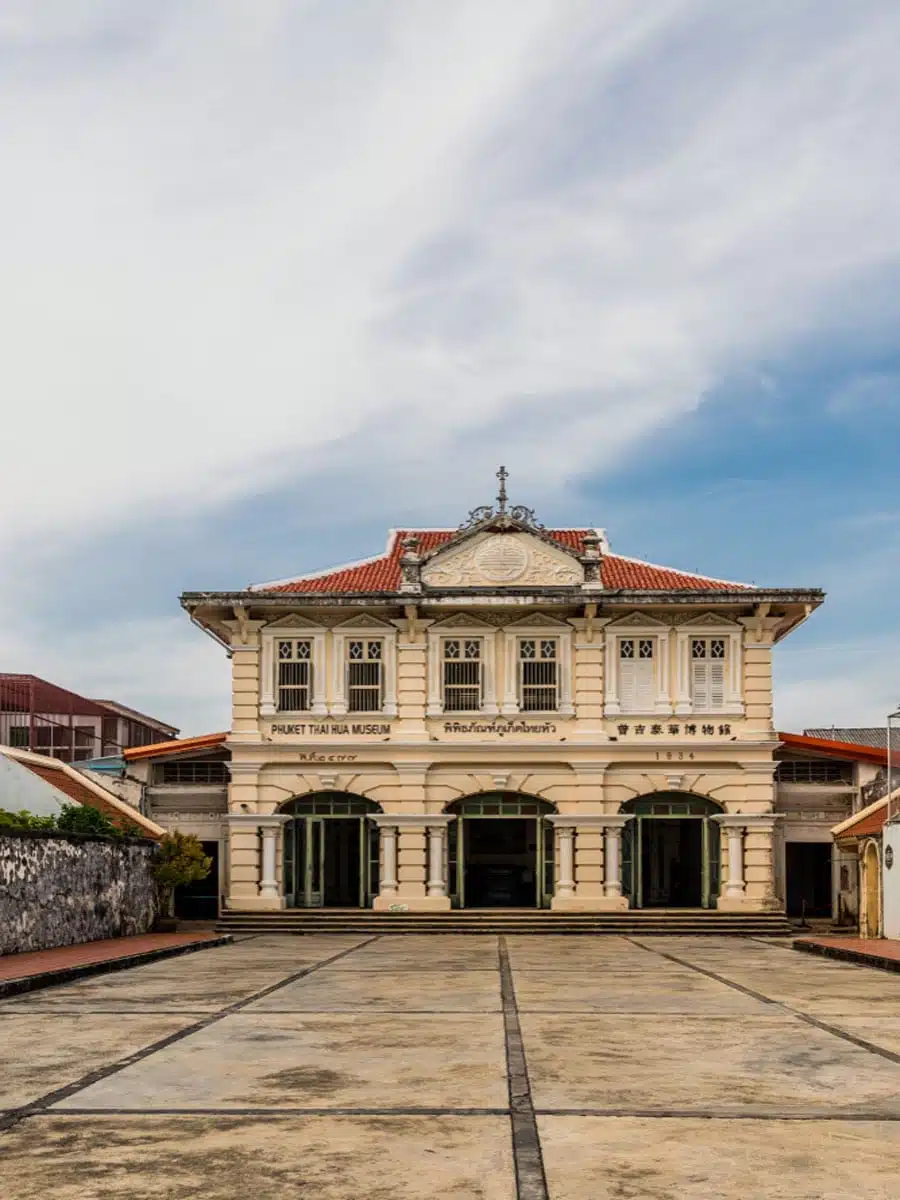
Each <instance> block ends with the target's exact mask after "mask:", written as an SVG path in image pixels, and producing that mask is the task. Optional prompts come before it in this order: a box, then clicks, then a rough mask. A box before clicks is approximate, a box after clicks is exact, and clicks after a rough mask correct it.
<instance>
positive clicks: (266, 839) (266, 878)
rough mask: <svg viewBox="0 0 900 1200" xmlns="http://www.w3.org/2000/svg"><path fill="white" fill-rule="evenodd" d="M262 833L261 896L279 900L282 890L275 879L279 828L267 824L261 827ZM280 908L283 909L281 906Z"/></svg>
mask: <svg viewBox="0 0 900 1200" xmlns="http://www.w3.org/2000/svg"><path fill="white" fill-rule="evenodd" d="M260 832H261V833H262V872H261V878H260V881H259V894H260V896H267V897H269V898H272V899H276V900H277V899H278V898H279V894H280V889H279V887H278V880H277V879H276V878H275V839H276V837H277V836H278V826H277V825H270V824H265V825H263V826H261V829H260ZM279 907H281V906H280V905H279Z"/></svg>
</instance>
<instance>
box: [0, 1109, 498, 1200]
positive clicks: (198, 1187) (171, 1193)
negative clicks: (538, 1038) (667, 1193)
mask: <svg viewBox="0 0 900 1200" xmlns="http://www.w3.org/2000/svg"><path fill="white" fill-rule="evenodd" d="M515 1195H516V1188H515V1179H514V1175H513V1165H512V1151H511V1144H510V1132H509V1121H508V1119H507V1118H505V1117H464V1116H451V1117H443V1116H441V1117H400V1116H397V1117H346V1116H340V1117H338V1116H335V1117H321V1116H318V1117H303V1118H289V1117H279V1118H277V1119H265V1120H260V1119H258V1118H249V1117H244V1118H238V1117H227V1116H225V1117H222V1116H216V1117H190V1116H177V1117H163V1116H160V1117H152V1116H147V1117H144V1116H141V1117H105V1118H95V1117H76V1116H71V1117H67V1118H60V1117H53V1116H51V1117H42V1118H39V1119H32V1120H29V1121H26V1122H24V1123H22V1124H21V1125H19V1126H17V1127H16V1128H15V1129H13V1130H12V1131H11V1132H9V1133H8V1134H6V1135H5V1140H4V1142H3V1197H4V1200H34V1197H35V1196H40V1197H41V1200H119V1198H121V1200H184V1198H186V1197H203V1200H235V1197H243V1196H246V1197H253V1200H284V1198H285V1197H286V1196H290V1197H298V1198H300V1197H305V1198H309V1200H363V1198H364V1200H433V1197H435V1196H440V1197H441V1198H442V1200H515Z"/></svg>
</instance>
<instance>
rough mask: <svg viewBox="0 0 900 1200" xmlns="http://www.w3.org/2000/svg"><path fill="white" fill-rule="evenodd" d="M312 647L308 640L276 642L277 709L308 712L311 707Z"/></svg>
mask: <svg viewBox="0 0 900 1200" xmlns="http://www.w3.org/2000/svg"><path fill="white" fill-rule="evenodd" d="M312 647H313V644H312V642H311V641H309V640H303V641H300V640H299V639H294V638H292V639H291V640H290V641H285V642H279V643H278V711H279V712H308V711H309V709H310V708H311V707H312Z"/></svg>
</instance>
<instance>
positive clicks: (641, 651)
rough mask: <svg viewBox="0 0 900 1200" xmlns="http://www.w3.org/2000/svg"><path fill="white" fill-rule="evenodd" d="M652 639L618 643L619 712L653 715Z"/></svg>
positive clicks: (624, 639)
mask: <svg viewBox="0 0 900 1200" xmlns="http://www.w3.org/2000/svg"><path fill="white" fill-rule="evenodd" d="M655 657H656V639H655V638H620V639H619V689H618V690H619V705H620V707H621V709H622V712H626V713H649V712H652V711H653V704H654V701H655V699H656V694H655V687H654V684H655V679H656V677H655V673H654V671H655V669H654V665H653V664H654V660H655Z"/></svg>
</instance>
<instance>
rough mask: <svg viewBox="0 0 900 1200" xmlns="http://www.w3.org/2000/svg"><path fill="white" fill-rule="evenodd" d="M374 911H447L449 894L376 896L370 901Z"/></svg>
mask: <svg viewBox="0 0 900 1200" xmlns="http://www.w3.org/2000/svg"><path fill="white" fill-rule="evenodd" d="M372 908H373V909H374V911H375V912H397V913H407V912H411V913H412V912H449V911H450V908H451V905H450V897H449V896H376V897H375V899H374V900H373V902H372Z"/></svg>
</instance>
